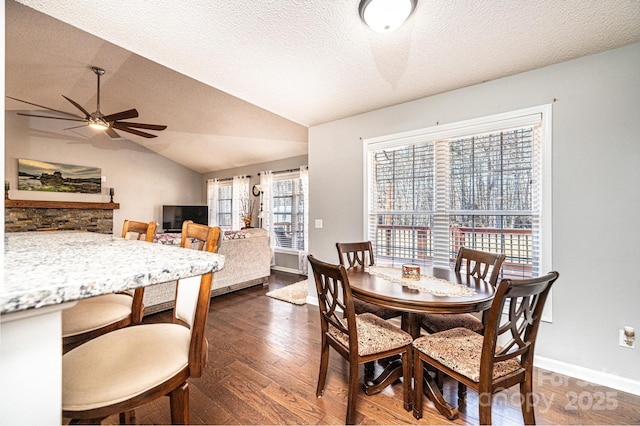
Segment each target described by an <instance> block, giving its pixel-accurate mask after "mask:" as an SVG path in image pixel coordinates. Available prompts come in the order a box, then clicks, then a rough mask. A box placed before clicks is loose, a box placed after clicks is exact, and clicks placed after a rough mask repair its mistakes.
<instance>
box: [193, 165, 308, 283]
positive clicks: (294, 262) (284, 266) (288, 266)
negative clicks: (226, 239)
mask: <svg viewBox="0 0 640 426" xmlns="http://www.w3.org/2000/svg"><path fill="white" fill-rule="evenodd" d="M306 165H308V160H307V156H306V155H301V156H299V157H291V158H285V159H283V160H277V161H269V162H265V163H259V164H253V165H250V166H246V167H237V168H234V169H227V170H219V171H215V172H211V173H206V174H203V175H202V197H203V199H204V200H206V199H207V180H208V179H213V178H218V179H224V178H230V177H233V176H237V175H250V176H251V183H250V185H251V187H253V185H256V184H258V183H260V176H258V173H260V172H263V171H267V170H272V171H274V172H275V171H278V170H289V169H299V168H300V166H306ZM252 226H255V227H257V226H258V219H257V218H255V219H254V221H253V224H252ZM274 269H280V270H283V271H287V272H294V273H295V272H297V271H298V256H297V255H291V254H287V253H276V255H275V268H274Z"/></svg>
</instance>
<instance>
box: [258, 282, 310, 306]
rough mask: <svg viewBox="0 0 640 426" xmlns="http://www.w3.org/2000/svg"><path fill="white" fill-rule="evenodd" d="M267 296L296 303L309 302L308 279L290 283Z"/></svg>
mask: <svg viewBox="0 0 640 426" xmlns="http://www.w3.org/2000/svg"><path fill="white" fill-rule="evenodd" d="M267 296H269V297H273V298H274V299H278V300H284V301H285V302H289V303H293V304H294V305H304V304H305V303H307V280H303V281H299V282H297V283H294V284H289V285H288V286H286V287H282V288H279V289H277V290H273V291H270V292H269V293H267Z"/></svg>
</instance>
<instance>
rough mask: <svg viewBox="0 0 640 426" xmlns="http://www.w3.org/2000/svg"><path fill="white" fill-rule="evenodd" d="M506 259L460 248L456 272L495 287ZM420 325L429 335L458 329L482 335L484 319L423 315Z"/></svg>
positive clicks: (468, 316) (502, 255)
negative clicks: (462, 328)
mask: <svg viewBox="0 0 640 426" xmlns="http://www.w3.org/2000/svg"><path fill="white" fill-rule="evenodd" d="M504 259H505V256H504V254H501V253H500V254H498V253H489V252H486V251H480V250H473V249H470V248H466V247H460V250H459V251H458V256H457V257H456V265H455V268H454V270H455V271H456V272H462V271H463V270H464V271H465V273H466V274H467V277H470V276H473V277H478V278H480V279H483V280H485V281H487V282H488V283H489V284H491V285H493V286H495V285H496V283H497V282H498V276H499V275H500V269H501V268H502V263H503V262H504ZM483 318H484V314H483ZM420 325H421V327H422V328H423V329H424V330H426V331H427V332H429V333H437V332H439V331H445V330H450V329H452V328H456V327H464V328H468V329H469V330H472V331H475V332H476V333H482V330H483V329H484V319H483V320H480V319H479V318H477V317H476V316H474V315H472V314H423V315H422V318H421V324H420Z"/></svg>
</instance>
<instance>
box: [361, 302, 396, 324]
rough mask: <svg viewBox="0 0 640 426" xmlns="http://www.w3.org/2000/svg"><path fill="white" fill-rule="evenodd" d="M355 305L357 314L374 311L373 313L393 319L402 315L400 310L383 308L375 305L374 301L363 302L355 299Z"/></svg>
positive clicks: (383, 317)
mask: <svg viewBox="0 0 640 426" xmlns="http://www.w3.org/2000/svg"><path fill="white" fill-rule="evenodd" d="M353 307H354V309H355V311H356V314H364V313H367V312H369V313H372V314H373V315H375V316H377V317H380V318H382V319H391V318H395V317H397V316H399V315H400V312H398V311H394V310H392V309H387V308H383V307H382V306H378V305H374V304H373V303H367V302H363V301H362V300H359V299H356V298H354V299H353Z"/></svg>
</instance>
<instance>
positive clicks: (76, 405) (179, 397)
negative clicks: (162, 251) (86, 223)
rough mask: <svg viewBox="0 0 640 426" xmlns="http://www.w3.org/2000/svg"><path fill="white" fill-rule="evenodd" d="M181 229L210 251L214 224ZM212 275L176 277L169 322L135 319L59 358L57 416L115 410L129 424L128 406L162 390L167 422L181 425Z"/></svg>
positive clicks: (198, 362)
mask: <svg viewBox="0 0 640 426" xmlns="http://www.w3.org/2000/svg"><path fill="white" fill-rule="evenodd" d="M182 232H183V234H184V235H186V237H187V238H186V239H184V240H183V241H185V242H187V243H185V244H182V247H185V248H191V239H197V240H200V241H202V242H203V247H204V249H205V250H206V251H207V252H211V253H215V252H216V250H217V241H218V238H219V234H220V228H219V227H208V226H205V225H199V224H194V223H186V222H185V223H184V224H183V228H182ZM212 279H213V273H208V274H204V275H202V276H195V277H191V278H185V279H181V280H179V281H178V284H177V286H176V299H175V305H174V310H173V322H172V323H168V324H142V325H136V326H133V327H127V328H122V329H119V330H116V331H113V332H111V333H107V334H105V335H102V336H100V337H97V338H95V339H93V340H90V341H88V342H87V343H85V344H83V345H80V346H78V347H77V348H75V349H72V350H71V351H69V352H68V353H66V354H64V355H63V357H62V415H63V417H65V418H70V419H72V421H74V422H82V423H87V424H96V423H100V422H101V421H102V420H103V419H104V418H106V417H108V416H110V415H112V414H116V413H120V421H121V423H128V422H130V421H131V420H132V419H133V417H134V415H133V410H134V409H135V408H136V407H138V406H140V405H143V404H146V403H148V402H150V401H153V400H155V399H157V398H160V397H162V396H165V395H166V396H169V401H170V402H169V404H170V408H171V423H172V424H189V384H188V382H187V379H189V378H195V377H200V376H201V375H202V372H203V369H204V365H205V363H206V360H207V351H208V342H207V340H206V338H205V337H204V331H205V326H206V322H207V316H208V313H209V303H210V298H211V281H212Z"/></svg>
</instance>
